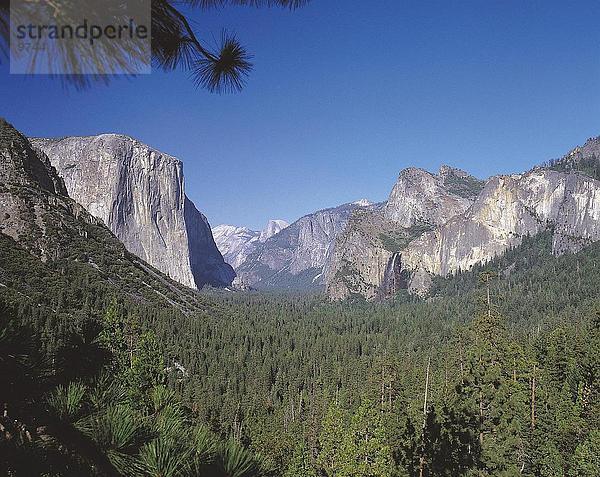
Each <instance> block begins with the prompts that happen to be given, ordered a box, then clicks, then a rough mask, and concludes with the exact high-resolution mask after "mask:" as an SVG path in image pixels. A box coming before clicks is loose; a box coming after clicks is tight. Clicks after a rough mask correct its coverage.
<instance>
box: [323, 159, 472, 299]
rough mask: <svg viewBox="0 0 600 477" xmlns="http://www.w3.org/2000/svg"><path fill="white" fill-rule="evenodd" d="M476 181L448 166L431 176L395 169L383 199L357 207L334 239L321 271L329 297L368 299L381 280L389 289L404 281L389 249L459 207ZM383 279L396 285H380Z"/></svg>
mask: <svg viewBox="0 0 600 477" xmlns="http://www.w3.org/2000/svg"><path fill="white" fill-rule="evenodd" d="M482 186H483V182H482V181H479V180H478V179H476V178H474V177H472V176H470V175H469V174H467V173H466V172H464V171H461V170H459V169H453V168H450V167H448V166H442V167H441V168H440V171H439V173H438V174H437V175H435V174H431V173H430V172H427V171H425V170H423V169H417V168H412V167H411V168H408V169H404V170H403V171H401V172H400V175H399V176H398V180H397V182H396V184H395V185H394V187H393V189H392V191H391V193H390V195H389V198H388V200H387V201H386V202H385V203H383V204H380V205H378V206H374V207H371V208H367V209H365V210H362V211H357V212H356V213H355V214H353V216H352V217H351V218H350V220H349V222H348V226H347V227H346V229H345V230H344V232H343V233H342V234H340V235H339V237H338V238H337V240H336V243H335V247H334V250H333V253H332V259H331V261H330V263H329V264H328V266H327V269H326V273H325V280H326V284H327V285H326V287H327V293H328V294H329V296H330V297H332V298H334V299H342V298H347V297H351V296H364V297H366V298H369V299H370V298H374V297H375V296H377V295H379V294H381V293H382V285H383V287H384V288H391V289H395V288H396V287H397V286H398V285H397V283H404V282H405V281H406V277H405V276H402V277H401V276H400V275H402V272H401V271H398V270H399V269H398V267H399V263H400V262H399V261H398V259H397V258H396V257H395V254H397V253H398V252H400V251H401V250H403V249H404V248H405V247H406V246H407V245H408V243H409V242H410V241H411V240H412V239H414V238H415V237H418V236H420V235H421V234H423V233H424V232H426V231H429V230H432V229H433V228H434V227H436V226H439V225H441V224H444V223H446V222H447V221H448V220H449V219H451V218H452V217H454V216H456V215H458V214H461V213H462V212H464V211H465V210H466V209H467V208H468V207H469V206H470V205H471V204H472V202H473V200H474V197H475V196H476V195H477V193H478V192H479V191H480V190H481V188H482ZM404 275H405V274H404ZM386 281H387V282H390V281H393V282H394V283H396V285H392V284H391V283H387V284H385V285H384V283H386ZM384 293H385V292H384Z"/></svg>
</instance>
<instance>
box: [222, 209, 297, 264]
mask: <svg viewBox="0 0 600 477" xmlns="http://www.w3.org/2000/svg"><path fill="white" fill-rule="evenodd" d="M288 225H289V224H288V223H287V222H286V221H285V220H269V222H268V223H267V225H266V227H265V228H264V229H263V230H262V231H260V232H259V231H255V230H250V229H248V228H246V227H236V226H234V225H217V226H216V227H214V228H213V229H212V234H213V237H214V239H215V243H216V244H217V247H218V249H219V251H220V252H221V254H222V255H223V258H224V259H225V261H226V262H227V263H228V264H229V265H231V266H232V267H233V268H234V269H237V268H238V267H239V266H240V265H241V264H242V263H244V261H245V260H246V258H247V257H248V255H250V254H251V253H252V252H253V251H254V250H255V249H256V247H257V246H258V245H259V244H261V243H262V242H265V241H266V240H267V239H269V238H271V237H272V236H274V235H275V234H278V233H279V232H281V231H282V230H283V229H284V228H286V227H287V226H288Z"/></svg>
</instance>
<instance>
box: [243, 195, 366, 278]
mask: <svg viewBox="0 0 600 477" xmlns="http://www.w3.org/2000/svg"><path fill="white" fill-rule="evenodd" d="M367 203H368V202H364V201H362V202H360V203H350V204H344V205H341V206H339V207H334V208H331V209H324V210H320V211H318V212H315V213H313V214H309V215H306V216H304V217H302V218H300V219H298V220H297V221H296V222H294V223H293V224H291V225H290V226H288V227H287V228H285V229H283V230H282V231H280V232H279V233H277V234H276V235H274V236H272V237H270V238H268V239H267V240H265V241H264V242H263V243H262V244H259V245H257V247H256V249H255V250H254V251H253V252H252V253H251V254H250V255H249V256H248V257H247V258H246V260H245V261H244V263H242V264H241V266H239V267H238V269H237V270H236V271H237V274H238V277H237V278H236V280H235V282H234V283H236V284H238V285H240V286H251V287H256V288H279V289H315V288H321V287H322V285H323V268H324V267H325V266H326V264H327V262H328V260H329V258H330V255H331V250H332V247H333V243H334V241H335V238H336V237H337V235H338V234H339V233H340V232H341V231H342V230H343V229H344V227H345V226H346V223H347V221H348V219H349V217H350V215H351V214H352V212H353V211H355V210H357V209H362V208H364V207H365V204H367ZM367 207H368V206H367Z"/></svg>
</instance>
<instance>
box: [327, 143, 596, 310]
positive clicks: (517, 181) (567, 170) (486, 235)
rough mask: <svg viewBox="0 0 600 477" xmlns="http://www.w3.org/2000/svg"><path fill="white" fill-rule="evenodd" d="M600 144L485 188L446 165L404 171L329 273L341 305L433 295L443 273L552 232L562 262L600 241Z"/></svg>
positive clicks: (354, 221) (343, 244) (342, 239)
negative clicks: (349, 300) (434, 170)
mask: <svg viewBox="0 0 600 477" xmlns="http://www.w3.org/2000/svg"><path fill="white" fill-rule="evenodd" d="M599 157H600V138H592V139H590V140H588V141H587V142H586V143H585V145H584V146H582V147H577V148H575V149H574V150H573V151H571V152H570V153H569V154H567V155H566V156H565V157H563V158H562V159H560V160H555V161H550V162H549V163H547V164H545V165H544V166H541V167H536V168H534V169H533V170H531V171H529V172H526V173H523V174H515V175H510V176H496V177H492V178H490V179H489V180H488V181H487V182H486V183H485V186H483V182H481V181H479V180H477V179H475V178H473V177H471V176H469V175H468V174H466V173H464V172H463V171H459V170H457V169H452V168H449V167H446V166H443V167H442V168H441V169H440V172H439V173H438V174H437V175H435V176H434V175H432V174H429V173H427V172H425V171H422V170H419V169H412V168H411V169H406V170H404V171H402V172H401V174H400V177H399V178H398V182H397V183H396V185H395V186H394V188H393V190H392V193H391V194H390V197H389V199H388V201H387V203H385V204H383V205H382V206H381V207H378V208H373V209H371V210H368V211H363V212H360V213H356V214H354V215H353V216H352V217H351V218H350V220H349V222H348V226H347V227H346V230H345V231H344V232H343V233H342V234H340V236H339V237H338V239H337V241H336V244H335V248H334V252H333V254H332V257H333V258H332V260H331V261H330V265H329V267H328V270H327V273H326V277H327V280H326V282H327V291H328V294H329V296H330V297H332V298H334V299H340V298H346V297H349V296H353V295H361V296H365V297H367V298H374V297H376V296H390V295H393V294H394V293H396V292H397V291H398V290H400V289H408V290H409V291H410V292H411V293H417V294H425V293H426V292H427V289H428V287H429V286H430V284H431V279H432V277H433V276H434V275H441V276H446V275H449V274H452V273H456V272H457V271H459V270H466V269H469V268H470V267H472V266H473V265H474V264H476V263H482V262H483V263H484V262H487V261H489V260H491V259H492V258H494V257H495V256H496V255H499V254H502V253H504V252H505V251H506V250H507V249H508V248H510V247H513V246H517V245H519V244H520V243H521V241H522V239H523V237H525V236H528V235H530V236H531V235H535V234H537V233H540V232H542V231H550V232H551V233H552V237H553V251H554V253H555V254H562V253H565V252H577V251H579V250H581V249H582V248H583V247H585V246H586V245H588V244H590V243H592V242H594V241H597V240H600V182H599V181H598V180H597V179H598V178H600V160H599Z"/></svg>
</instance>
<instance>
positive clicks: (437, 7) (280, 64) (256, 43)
mask: <svg viewBox="0 0 600 477" xmlns="http://www.w3.org/2000/svg"><path fill="white" fill-rule="evenodd" d="M598 18H600V2H597V1H590V2H586V1H577V2H565V1H560V2H554V1H549V0H544V1H526V0H514V1H512V0H502V1H492V0H478V1H468V0H461V1H449V0H445V1H435V2H434V1H425V0H420V1H400V0H377V1H374V0H372V1H368V0H362V1H358V0H343V1H341V0H338V1H334V0H313V1H312V3H311V4H310V5H309V6H307V7H305V8H304V9H302V10H298V11H295V12H289V11H285V10H279V9H270V10H269V9H253V8H242V7H238V8H227V9H223V10H221V11H216V12H210V13H205V12H203V13H202V14H196V15H194V20H195V21H194V23H195V27H196V31H197V32H198V33H199V36H200V37H202V38H205V39H209V40H210V39H211V37H212V35H214V36H218V35H219V32H220V30H221V28H222V27H227V28H229V29H230V30H232V31H235V33H236V34H237V36H238V37H239V39H240V40H241V41H242V42H243V43H244V45H245V46H247V48H248V49H249V50H250V51H251V52H252V53H253V54H254V56H255V58H254V63H255V70H254V72H253V73H252V75H251V77H250V79H249V82H248V86H247V87H246V89H245V90H244V91H243V92H242V93H239V94H235V95H223V96H219V95H213V94H210V93H208V92H205V91H202V90H197V89H195V87H194V85H193V82H192V81H191V80H190V79H189V78H188V76H187V74H186V73H169V74H163V73H153V74H152V75H149V76H141V77H138V78H135V79H131V80H117V81H115V82H113V83H111V84H110V85H109V86H108V87H104V86H97V87H95V88H93V89H91V90H89V91H84V92H76V91H70V90H65V89H64V88H63V86H62V85H61V83H60V82H57V81H54V80H51V79H47V78H44V77H31V78H23V77H20V76H10V75H9V74H8V71H7V65H6V62H4V63H3V65H2V66H0V106H1V107H0V114H1V115H3V116H5V117H6V118H7V119H8V120H9V121H11V122H12V123H13V124H14V125H15V126H16V127H18V128H19V129H20V130H22V131H23V132H25V133H26V134H29V135H36V136H64V135H86V134H97V133H102V132H119V133H125V134H129V135H131V136H134V137H136V138H138V139H140V140H142V141H144V142H146V143H148V144H150V145H152V146H154V147H156V148H158V149H161V150H163V151H165V152H168V153H170V154H172V155H175V156H177V157H179V158H180V159H181V160H183V162H184V164H185V166H184V168H185V169H184V170H185V175H186V187H187V192H188V195H189V196H190V197H191V198H192V200H194V202H195V203H196V205H197V206H198V207H199V209H200V210H202V211H203V212H204V213H205V214H206V215H207V217H208V218H209V221H210V222H211V224H212V225H217V224H219V223H230V224H236V225H246V226H249V227H253V228H261V227H262V226H263V225H264V223H266V221H267V220H268V219H269V218H283V219H286V220H288V221H293V220H295V219H297V218H299V217H300V216H302V215H304V214H306V213H309V212H311V211H314V210H317V209H319V208H324V207H328V206H334V205H337V204H341V203H344V202H349V201H353V200H356V199H359V198H362V197H367V198H369V199H371V200H377V201H378V200H384V199H385V198H386V196H387V194H388V193H389V191H390V189H391V187H392V185H393V183H394V181H395V179H396V177H397V174H398V172H399V171H400V170H401V169H402V168H404V167H407V166H418V167H423V168H425V169H428V170H432V171H433V170H436V169H437V168H438V167H439V166H440V164H450V165H453V166H457V167H461V168H464V169H466V170H468V171H470V172H472V173H474V174H475V175H477V176H479V177H486V176H489V175H492V174H497V173H508V172H517V171H522V170H524V169H527V168H529V167H531V166H532V165H534V164H536V163H539V162H541V161H544V160H546V159H549V158H554V157H558V156H561V155H562V154H563V153H565V152H567V151H568V150H569V149H570V148H571V147H573V146H575V145H577V144H580V143H582V142H583V141H585V139H586V138H588V137H590V136H597V135H600V122H599V119H600V29H598Z"/></svg>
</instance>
